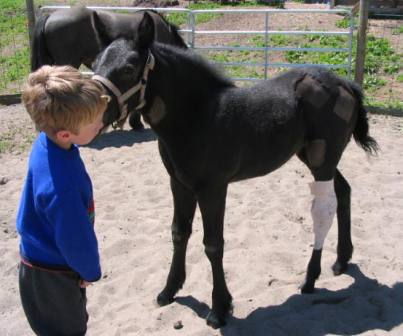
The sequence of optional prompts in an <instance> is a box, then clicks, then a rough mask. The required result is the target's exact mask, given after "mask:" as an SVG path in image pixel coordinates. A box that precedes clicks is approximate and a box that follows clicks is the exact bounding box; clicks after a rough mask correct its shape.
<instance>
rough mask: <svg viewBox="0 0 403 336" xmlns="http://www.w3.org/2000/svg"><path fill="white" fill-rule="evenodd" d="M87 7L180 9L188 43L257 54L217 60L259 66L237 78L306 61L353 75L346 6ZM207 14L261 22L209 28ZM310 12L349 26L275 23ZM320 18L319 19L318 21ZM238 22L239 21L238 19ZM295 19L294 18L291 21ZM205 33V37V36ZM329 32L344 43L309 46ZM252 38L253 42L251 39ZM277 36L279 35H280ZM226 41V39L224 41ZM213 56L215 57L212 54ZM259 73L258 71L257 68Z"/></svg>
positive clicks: (351, 25) (203, 50)
mask: <svg viewBox="0 0 403 336" xmlns="http://www.w3.org/2000/svg"><path fill="white" fill-rule="evenodd" d="M61 8H69V6H44V7H42V8H41V9H40V10H41V11H54V10H56V9H61ZM88 8H91V9H94V10H106V11H120V12H134V11H138V10H140V9H144V10H146V9H147V10H150V9H153V10H155V11H157V12H160V13H166V14H168V20H169V15H170V14H172V13H176V14H178V13H180V14H181V15H185V16H186V17H187V19H186V23H184V24H183V25H181V29H180V30H179V32H180V33H181V34H182V36H183V37H184V40H185V41H186V42H187V44H188V46H189V47H190V48H192V49H194V50H196V51H198V52H201V53H207V54H208V53H219V52H234V53H236V52H238V53H242V52H243V53H253V54H254V56H255V57H254V58H250V59H247V60H246V61H245V60H237V59H235V60H232V61H228V60H225V59H224V60H221V61H220V60H216V61H215V62H216V63H219V64H221V65H222V66H224V67H243V68H245V67H252V68H253V67H255V68H260V69H262V71H260V73H259V76H242V77H237V76H231V77H232V78H233V79H234V80H236V81H249V82H250V81H258V80H262V79H266V78H268V77H270V75H271V74H270V71H271V70H276V69H277V70H279V69H280V70H282V69H284V68H295V67H303V66H307V65H313V66H324V67H327V68H330V69H345V71H346V75H347V77H348V78H350V79H351V69H352V44H353V31H354V21H353V16H352V14H351V11H349V10H345V9H329V10H319V9H206V10H189V9H186V8H138V7H105V6H94V7H91V6H89V7H88ZM205 14H211V15H216V16H221V15H234V16H237V17H238V18H239V17H244V16H255V17H256V16H258V15H259V16H261V17H262V19H261V24H259V29H257V30H252V29H218V30H217V29H206V28H203V25H201V26H202V27H201V28H200V24H199V23H198V17H199V16H201V15H205ZM307 15H319V16H322V17H323V16H326V15H327V16H329V15H330V16H333V15H335V16H339V18H341V17H340V15H343V16H344V17H345V18H346V19H347V26H345V27H344V28H340V29H334V30H321V29H320V27H319V29H314V30H309V29H308V27H306V26H305V27H302V28H303V29H279V28H278V27H276V26H275V18H276V17H278V16H286V17H288V18H289V20H291V21H292V20H294V19H293V18H295V20H296V21H297V17H298V16H307ZM319 22H320V21H319ZM235 23H236V22H235ZM291 23H292V22H291ZM203 36H204V38H203ZM206 36H207V37H210V38H211V37H213V38H215V37H222V38H223V40H224V42H222V43H220V42H219V43H218V44H217V41H215V43H213V44H212V43H209V42H208V38H207V39H206V38H205V37H206ZM226 36H227V37H228V36H230V37H235V40H237V41H238V42H236V43H234V42H232V43H231V42H228V41H231V38H229V39H228V38H227V39H226V38H225V37H226ZM326 36H339V37H342V38H344V41H345V43H344V45H343V46H342V47H339V46H336V47H329V46H325V47H321V46H309V39H310V38H312V37H316V38H318V37H319V39H320V38H323V37H326ZM250 37H253V38H252V43H251V40H250ZM276 37H286V38H288V39H291V38H295V39H296V41H297V44H295V45H276V44H275V43H272V40H275V39H276ZM302 37H305V38H308V45H307V43H298V39H299V41H301V38H302ZM277 39H278V38H277ZM225 41H226V42H225ZM253 41H255V42H256V41H257V42H259V43H258V45H253ZM276 52H277V53H278V52H280V53H288V55H289V54H290V53H293V52H294V53H342V54H344V55H346V57H342V58H344V59H345V61H344V62H343V63H339V64H325V63H315V64H309V63H293V62H285V61H278V60H276V59H275V57H273V56H272V55H274V53H276ZM213 59H214V57H213ZM256 73H257V72H256Z"/></svg>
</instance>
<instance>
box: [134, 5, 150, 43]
mask: <svg viewBox="0 0 403 336" xmlns="http://www.w3.org/2000/svg"><path fill="white" fill-rule="evenodd" d="M136 40H137V44H138V46H139V47H140V48H141V49H148V47H149V46H150V45H151V43H152V42H153V40H154V21H153V19H152V17H151V15H150V14H148V13H147V12H144V16H143V19H142V20H141V22H140V23H139V26H138V28H137V37H136Z"/></svg>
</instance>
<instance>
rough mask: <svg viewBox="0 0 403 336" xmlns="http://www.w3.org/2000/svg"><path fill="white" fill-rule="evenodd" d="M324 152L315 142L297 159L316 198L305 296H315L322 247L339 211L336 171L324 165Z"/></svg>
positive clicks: (304, 289)
mask: <svg viewBox="0 0 403 336" xmlns="http://www.w3.org/2000/svg"><path fill="white" fill-rule="evenodd" d="M323 149H324V146H322V144H321V142H315V143H312V144H311V145H310V146H308V147H306V148H305V149H304V150H302V151H301V152H300V153H298V154H297V155H298V158H299V159H301V161H302V162H304V163H305V164H306V165H307V166H308V168H309V169H310V170H311V172H312V174H313V176H314V178H315V181H314V182H313V183H311V184H310V187H311V194H312V195H313V197H314V198H313V200H312V207H311V216H312V221H313V231H314V236H315V239H314V247H313V251H312V255H311V258H310V260H309V263H308V268H307V273H306V277H305V280H304V282H303V284H302V286H301V292H302V293H312V292H313V291H314V289H315V282H316V280H317V279H318V278H319V275H320V273H321V267H320V263H321V259H322V248H323V243H324V241H325V238H326V236H327V234H328V232H329V230H330V227H331V225H332V222H333V218H334V215H335V214H336V211H337V196H336V192H335V182H334V181H333V178H334V175H335V173H334V171H335V169H332V167H331V166H330V167H329V165H326V164H324V162H323V161H322V158H323V156H324V151H323ZM313 153H314V154H315V155H313ZM319 163H320V164H319Z"/></svg>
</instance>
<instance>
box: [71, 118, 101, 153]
mask: <svg viewBox="0 0 403 336" xmlns="http://www.w3.org/2000/svg"><path fill="white" fill-rule="evenodd" d="M103 116H104V113H103V112H102V113H99V114H98V116H97V117H96V119H95V120H94V121H93V122H91V123H90V124H85V125H82V126H80V128H79V129H78V133H77V134H74V133H71V135H70V140H71V142H72V143H73V144H76V145H87V144H89V143H90V142H91V141H92V140H93V139H94V138H95V137H96V136H97V135H98V133H99V131H100V130H101V129H102V127H104V123H103V122H102V118H103Z"/></svg>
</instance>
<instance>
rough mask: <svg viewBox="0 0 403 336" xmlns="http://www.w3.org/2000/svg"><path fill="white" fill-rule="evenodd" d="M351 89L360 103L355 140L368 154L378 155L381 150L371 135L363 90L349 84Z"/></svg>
mask: <svg viewBox="0 0 403 336" xmlns="http://www.w3.org/2000/svg"><path fill="white" fill-rule="evenodd" d="M348 86H349V88H350V89H351V90H352V91H353V93H354V96H355V97H356V99H357V103H358V118H357V123H356V125H355V129H354V131H353V136H354V140H355V141H356V142H357V143H358V144H359V145H360V146H361V147H362V148H363V149H364V150H365V151H366V152H368V153H370V154H376V152H377V151H378V149H379V146H378V143H377V142H376V140H375V139H374V138H373V137H371V136H370V135H369V125H368V117H367V114H368V112H367V110H366V109H365V107H364V104H363V93H362V90H361V88H360V87H359V86H358V85H357V84H356V83H354V82H348Z"/></svg>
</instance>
